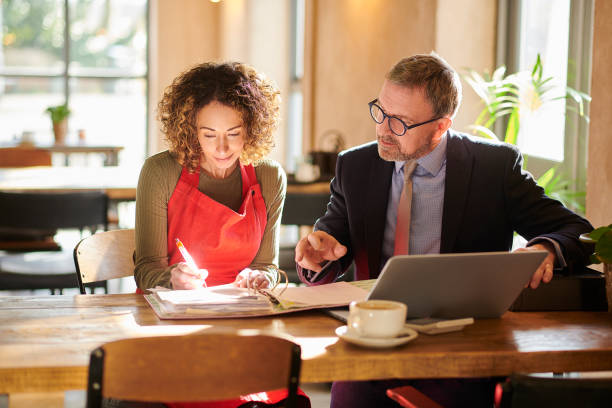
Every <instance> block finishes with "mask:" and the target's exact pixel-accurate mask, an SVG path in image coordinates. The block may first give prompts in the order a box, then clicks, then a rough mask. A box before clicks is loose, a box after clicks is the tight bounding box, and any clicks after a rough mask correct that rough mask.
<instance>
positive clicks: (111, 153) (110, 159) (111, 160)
mask: <svg viewBox="0 0 612 408" xmlns="http://www.w3.org/2000/svg"><path fill="white" fill-rule="evenodd" d="M4 147H5V148H7V149H11V148H13V149H15V150H16V151H19V150H20V149H21V150H23V149H24V148H26V149H31V150H34V151H38V152H48V153H61V154H63V155H64V162H65V163H66V166H68V165H69V164H70V160H69V157H70V155H71V154H75V153H81V154H90V153H99V154H103V155H104V165H105V166H117V165H118V164H119V152H120V151H121V150H123V146H113V145H95V144H91V143H87V142H78V143H65V144H36V145H25V146H24V145H8V146H7V145H5V146H4Z"/></svg>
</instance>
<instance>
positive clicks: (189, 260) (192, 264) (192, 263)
mask: <svg viewBox="0 0 612 408" xmlns="http://www.w3.org/2000/svg"><path fill="white" fill-rule="evenodd" d="M174 241H175V242H176V247H177V248H178V250H179V251H180V252H181V255H183V258H184V259H185V262H186V263H187V265H189V267H190V268H191V269H193V270H194V271H196V272H198V273H199V274H200V278H201V279H202V280H203V281H204V287H206V276H203V275H202V274H201V273H200V268H198V265H196V263H195V261H194V260H193V258H192V257H191V255H189V252H187V248H185V245H183V243H182V242H181V240H180V239H178V238H175V239H174Z"/></svg>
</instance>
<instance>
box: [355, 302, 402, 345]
mask: <svg viewBox="0 0 612 408" xmlns="http://www.w3.org/2000/svg"><path fill="white" fill-rule="evenodd" d="M406 312H407V307H406V305H405V304H404V303H401V302H394V301H392V300H365V301H361V302H351V304H350V305H349V317H348V321H347V326H348V331H349V332H351V333H353V334H355V335H357V336H360V337H376V338H390V337H395V336H397V335H398V334H399V333H400V332H401V331H402V329H403V328H404V324H405V322H406Z"/></svg>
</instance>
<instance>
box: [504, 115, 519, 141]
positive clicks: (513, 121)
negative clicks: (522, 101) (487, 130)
mask: <svg viewBox="0 0 612 408" xmlns="http://www.w3.org/2000/svg"><path fill="white" fill-rule="evenodd" d="M518 132H519V117H518V109H514V110H513V111H512V113H511V114H510V117H509V118H508V127H507V128H506V137H504V142H506V143H510V144H516V139H517V137H518Z"/></svg>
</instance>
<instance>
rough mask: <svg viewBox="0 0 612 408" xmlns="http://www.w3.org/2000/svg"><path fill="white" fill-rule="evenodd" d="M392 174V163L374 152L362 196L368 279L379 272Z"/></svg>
mask: <svg viewBox="0 0 612 408" xmlns="http://www.w3.org/2000/svg"><path fill="white" fill-rule="evenodd" d="M392 173H393V162H388V161H385V160H383V159H381V158H380V156H378V151H376V157H375V158H374V160H372V165H371V167H370V179H369V180H368V189H367V190H366V191H367V194H366V193H364V195H363V200H364V201H363V203H364V214H365V220H366V221H365V241H366V248H367V252H368V268H369V270H370V278H375V277H377V276H378V273H379V271H380V258H381V252H382V242H383V234H384V230H385V218H386V213H387V202H388V201H389V188H390V187H391V177H392Z"/></svg>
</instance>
